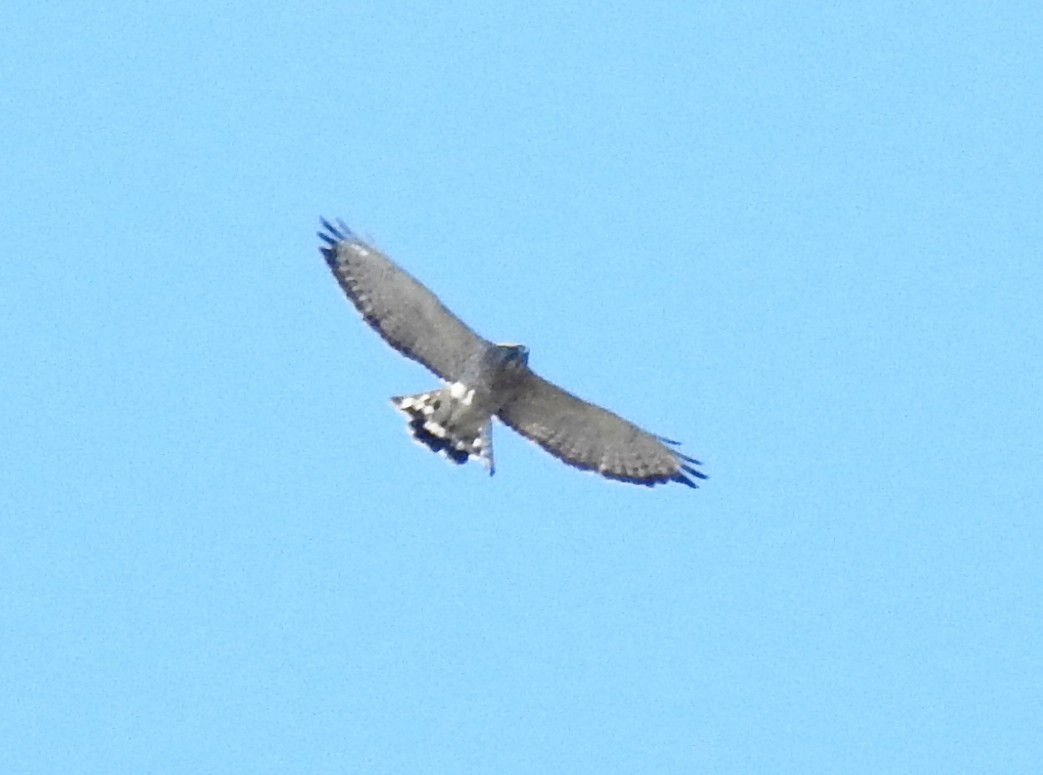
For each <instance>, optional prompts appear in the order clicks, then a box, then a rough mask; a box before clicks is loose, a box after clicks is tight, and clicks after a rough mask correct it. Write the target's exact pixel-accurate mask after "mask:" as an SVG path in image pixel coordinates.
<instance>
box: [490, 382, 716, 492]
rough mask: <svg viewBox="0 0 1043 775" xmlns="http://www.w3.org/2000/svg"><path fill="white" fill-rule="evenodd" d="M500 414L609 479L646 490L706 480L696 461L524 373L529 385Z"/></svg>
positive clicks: (568, 459)
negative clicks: (662, 484) (669, 483)
mask: <svg viewBox="0 0 1043 775" xmlns="http://www.w3.org/2000/svg"><path fill="white" fill-rule="evenodd" d="M497 416H498V417H499V418H500V419H501V420H502V421H503V422H504V423H505V424H506V425H508V426H509V427H511V428H513V429H514V430H516V431H517V432H518V433H520V434H521V435H522V436H525V437H526V438H527V439H531V440H532V441H535V442H536V443H537V444H539V445H540V446H541V447H543V448H544V449H545V450H547V451H548V452H550V453H551V454H552V455H554V456H555V457H556V458H558V459H559V460H562V461H564V462H566V463H568V464H569V465H572V466H575V467H576V468H582V469H586V470H591V471H596V472H597V473H599V474H601V475H602V476H606V477H608V478H610V479H619V480H622V481H625V482H634V483H637V484H644V485H648V486H651V485H654V484H660V483H663V482H680V483H682V484H686V485H688V486H689V487H698V485H697V484H696V483H695V482H694V481H693V479H692V477H695V478H697V479H705V478H706V474H704V473H702V472H701V471H699V470H697V469H696V468H695V467H694V466H695V465H700V463H699V461H698V460H695V459H694V458H690V457H688V456H687V455H683V454H681V453H680V452H678V451H676V450H674V449H671V448H670V447H669V446H667V444H666V443H664V441H665V440H661V439H660V438H659V437H657V436H655V435H653V434H651V433H648V432H647V431H644V430H642V429H641V428H639V427H637V426H636V425H634V424H633V423H631V422H628V421H627V420H624V419H623V418H622V417H619V416H618V415H616V414H613V413H612V412H610V411H608V410H607V409H602V408H601V407H600V406H596V405H594V404H591V403H589V402H587V401H583V400H582V399H579V398H577V397H576V396H574V395H572V394H571V393H568V392H566V391H565V390H562V389H561V388H559V387H558V386H557V385H554V384H553V383H551V382H548V381H547V380H545V379H543V378H542V377H540V376H538V375H536V374H534V373H532V372H529V373H528V374H527V375H526V384H525V385H524V387H523V388H522V389H521V390H519V391H518V394H517V397H516V398H514V399H513V400H512V401H511V402H509V403H508V404H507V405H506V406H504V407H503V408H502V409H501V410H500V411H499V413H498V414H497ZM668 443H670V444H676V442H668Z"/></svg>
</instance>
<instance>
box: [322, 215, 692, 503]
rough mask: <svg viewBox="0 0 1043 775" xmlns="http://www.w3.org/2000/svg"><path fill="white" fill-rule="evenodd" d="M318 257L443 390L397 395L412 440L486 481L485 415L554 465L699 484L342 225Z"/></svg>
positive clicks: (488, 437) (681, 462)
mask: <svg viewBox="0 0 1043 775" xmlns="http://www.w3.org/2000/svg"><path fill="white" fill-rule="evenodd" d="M322 226H323V231H320V232H319V233H318V234H319V237H320V238H321V239H322V241H323V242H324V243H325V245H323V246H321V247H320V248H319V250H320V251H321V253H322V255H323V257H324V258H325V259H326V263H327V264H328V265H329V267H330V270H331V271H332V272H333V276H334V277H335V278H336V279H337V282H338V283H339V284H340V287H341V289H342V290H343V291H344V293H345V294H346V295H347V297H348V299H349V300H350V301H351V303H352V304H354V305H355V307H357V308H358V310H359V312H361V313H362V317H363V318H364V319H365V321H366V322H367V323H368V324H369V325H370V326H372V327H373V329H374V330H376V332H377V333H378V334H380V335H381V336H382V337H383V338H384V340H385V341H386V342H387V343H388V344H389V345H391V346H392V347H394V348H395V349H396V350H398V351H399V352H400V353H402V354H403V355H405V356H407V357H409V358H412V359H413V360H415V361H417V362H419V363H421V364H423V365H424V366H426V367H427V368H428V369H430V370H431V371H432V372H434V373H435V374H436V375H437V376H438V377H440V378H441V379H442V380H443V381H444V382H445V383H446V384H445V386H444V387H441V388H439V389H436V390H430V391H428V392H426V393H417V394H415V395H409V396H396V397H394V398H392V399H391V402H392V403H393V404H394V405H395V407H396V408H398V409H399V410H400V411H402V412H403V413H404V414H405V415H406V417H407V418H408V421H409V431H410V433H411V434H412V435H413V438H415V439H416V440H417V441H419V442H420V443H421V444H423V445H425V446H426V447H428V448H429V449H431V450H432V451H434V452H440V453H442V454H444V455H445V456H446V458H447V459H448V460H451V461H453V462H454V463H466V462H467V461H468V460H469V459H470V458H472V457H474V458H478V459H479V460H481V461H482V463H483V464H484V465H485V466H486V468H487V469H488V470H489V473H490V474H492V473H493V472H494V470H495V463H494V461H493V447H492V418H493V417H494V416H495V417H498V418H499V419H500V421H501V422H503V423H504V424H505V425H507V426H508V427H509V428H513V429H514V430H515V431H517V432H518V433H520V434H521V435H522V436H524V437H525V438H527V439H530V440H532V441H534V442H536V443H537V444H539V445H540V446H541V447H543V448H544V449H545V450H547V451H548V452H550V453H551V454H552V455H554V456H555V457H556V458H558V459H559V460H562V461H564V462H565V463H568V464H569V465H571V466H575V467H576V468H581V469H585V470H589V471H594V472H596V473H598V474H601V475H602V476H605V477H608V478H609V479H617V480H619V481H623V482H633V483H635V484H643V485H646V486H649V487H651V486H652V485H655V484H662V483H666V482H680V483H681V484H686V485H688V486H689V487H697V486H698V485H697V484H696V483H695V481H694V480H695V479H705V478H706V475H705V474H704V473H702V472H701V471H699V470H698V469H696V468H695V466H698V465H702V464H701V463H700V462H699V461H698V460H696V459H695V458H691V457H688V456H687V455H684V454H682V453H681V452H679V451H678V450H677V446H678V442H676V441H671V440H670V439H665V438H663V437H662V436H656V435H655V434H652V433H649V432H648V431H645V430H642V429H641V428H639V427H637V426H636V425H634V424H633V423H631V422H628V421H627V420H624V419H623V418H622V417H619V416H618V415H615V414H613V413H612V412H610V411H608V410H607V409H602V408H601V407H600V406H596V405H594V404H591V403H588V402H586V401H583V400H582V399H579V398H577V397H576V396H574V395H572V394H571V393H568V392H566V391H565V390H562V389H561V388H559V387H558V386H557V385H554V384H552V383H550V382H548V381H547V380H545V379H543V378H542V377H540V376H538V375H537V374H535V373H534V372H533V371H532V370H531V369H530V368H529V350H528V348H526V347H525V346H523V345H520V344H494V343H492V342H489V341H487V340H485V339H483V338H482V337H480V336H478V334H476V333H475V332H474V331H472V330H471V329H470V328H469V327H468V326H467V325H466V324H465V323H464V322H463V321H461V320H460V319H459V318H458V317H456V315H454V314H453V313H452V312H450V311H449V310H448V309H446V308H445V307H444V306H443V305H442V302H440V301H439V300H438V297H437V296H435V295H434V294H433V293H432V292H431V291H429V290H428V289H427V288H425V287H424V286H423V285H421V284H420V283H419V282H418V281H417V280H416V279H414V278H413V277H411V276H410V275H409V274H407V273H406V272H405V271H404V270H403V269H402V268H401V267H399V266H398V265H397V264H395V263H394V262H393V261H392V260H391V259H389V258H388V257H387V256H385V255H384V254H383V253H381V252H380V251H379V250H377V249H376V248H375V247H373V246H372V245H370V244H368V243H367V242H365V241H364V240H362V239H361V238H359V237H358V236H357V235H356V234H354V233H353V232H352V231H351V229H349V228H348V227H347V226H346V225H345V224H344V223H343V221H337V223H336V225H335V224H332V223H330V222H329V221H327V220H326V219H325V218H323V219H322Z"/></svg>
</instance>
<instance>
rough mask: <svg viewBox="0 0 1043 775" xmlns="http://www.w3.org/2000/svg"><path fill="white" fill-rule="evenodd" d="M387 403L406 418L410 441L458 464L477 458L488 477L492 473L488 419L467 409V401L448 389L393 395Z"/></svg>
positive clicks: (493, 468) (490, 433)
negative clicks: (486, 470)
mask: <svg viewBox="0 0 1043 775" xmlns="http://www.w3.org/2000/svg"><path fill="white" fill-rule="evenodd" d="M391 403H392V404H394V405H395V408H396V409H398V410H399V411H400V412H402V413H403V414H405V415H406V417H408V418H409V425H408V428H409V433H410V434H411V435H412V437H413V439H414V440H416V441H418V442H419V443H421V444H423V445H424V446H425V447H427V448H428V449H430V450H431V451H432V452H438V453H441V454H444V455H445V457H446V459H447V460H451V461H452V462H454V463H456V464H458V465H459V464H462V463H466V462H467V461H468V460H470V459H471V458H472V457H474V458H478V459H480V460H481V461H482V464H483V465H484V466H485V467H486V468H487V469H488V470H489V475H490V476H491V475H492V474H493V473H495V471H496V466H495V463H494V462H493V444H492V420H491V418H490V417H489V416H487V415H486V416H478V417H476V416H475V415H474V413H473V412H469V411H468V409H469V408H470V404H469V402H467V401H466V399H461V397H458V396H457V395H454V393H453V390H452V388H442V389H441V390H432V391H429V392H427V393H417V394H415V395H411V396H395V397H393V398H392V399H391Z"/></svg>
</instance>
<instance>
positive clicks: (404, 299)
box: [319, 218, 491, 382]
mask: <svg viewBox="0 0 1043 775" xmlns="http://www.w3.org/2000/svg"><path fill="white" fill-rule="evenodd" d="M322 225H323V227H324V231H320V232H319V238H320V239H322V241H323V242H325V243H326V247H320V248H319V250H320V251H321V252H322V255H323V257H324V258H325V259H326V263H327V264H328V265H329V267H330V270H331V271H332V272H333V276H334V277H336V279H337V282H338V283H339V284H340V287H341V288H342V289H343V291H344V293H345V294H346V295H347V297H348V299H350V300H351V302H352V303H353V304H354V305H355V306H356V307H357V308H358V310H359V312H361V313H362V317H363V318H364V319H365V320H366V322H367V323H369V325H370V326H372V327H373V329H374V330H376V332H377V333H379V334H380V335H381V336H382V337H383V338H384V340H385V341H386V342H387V343H388V344H390V345H391V346H392V347H394V348H395V349H396V350H398V351H399V352H400V353H402V354H403V355H405V356H407V357H409V358H412V359H413V360H415V361H418V362H419V363H421V364H423V365H424V366H426V367H427V368H429V369H430V370H431V371H433V372H434V373H435V374H437V375H438V376H439V377H441V378H442V379H444V380H446V381H448V382H453V381H455V380H456V379H458V378H459V376H460V374H461V372H462V370H463V368H464V365H465V364H466V362H467V360H468V358H470V357H471V356H472V355H473V354H474V353H475V352H478V351H480V349H481V348H483V347H489V346H491V345H490V343H489V342H487V341H486V340H485V339H483V338H482V337H480V336H478V335H477V334H476V333H475V332H474V331H472V330H471V329H470V328H469V327H468V326H467V325H466V324H464V323H463V321H461V320H460V319H459V318H457V317H456V316H455V315H454V314H453V313H451V312H450V311H449V310H448V309H446V308H445V306H443V304H442V302H440V301H439V300H438V297H437V296H435V295H434V294H433V293H432V292H431V291H429V290H428V289H427V288H425V287H424V286H423V285H422V284H421V283H420V282H418V281H417V280H416V279H415V278H413V277H411V276H410V275H409V274H408V273H406V272H405V271H404V270H403V269H402V268H401V267H399V266H398V265H397V264H395V263H394V262H393V261H392V260H391V259H390V258H388V257H387V256H385V255H384V254H383V253H381V252H380V251H379V250H377V249H376V248H374V247H373V246H372V245H369V244H367V243H366V242H364V241H363V240H362V239H360V238H359V237H358V236H357V235H355V234H354V233H353V232H352V231H351V229H349V228H348V227H347V226H346V225H345V224H344V223H343V222H341V221H338V222H337V224H336V225H334V224H332V223H330V222H329V221H327V220H326V219H325V218H323V219H322Z"/></svg>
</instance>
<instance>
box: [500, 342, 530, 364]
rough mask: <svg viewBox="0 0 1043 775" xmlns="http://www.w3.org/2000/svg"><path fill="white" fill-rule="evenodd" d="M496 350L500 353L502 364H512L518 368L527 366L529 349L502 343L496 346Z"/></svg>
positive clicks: (519, 345) (512, 343) (521, 345)
mask: <svg viewBox="0 0 1043 775" xmlns="http://www.w3.org/2000/svg"><path fill="white" fill-rule="evenodd" d="M496 348H497V349H498V350H499V351H500V357H501V358H503V362H504V363H512V364H516V365H518V366H527V365H528V364H529V348H528V347H526V346H525V345H523V344H515V343H514V342H503V343H500V344H497V345H496Z"/></svg>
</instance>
